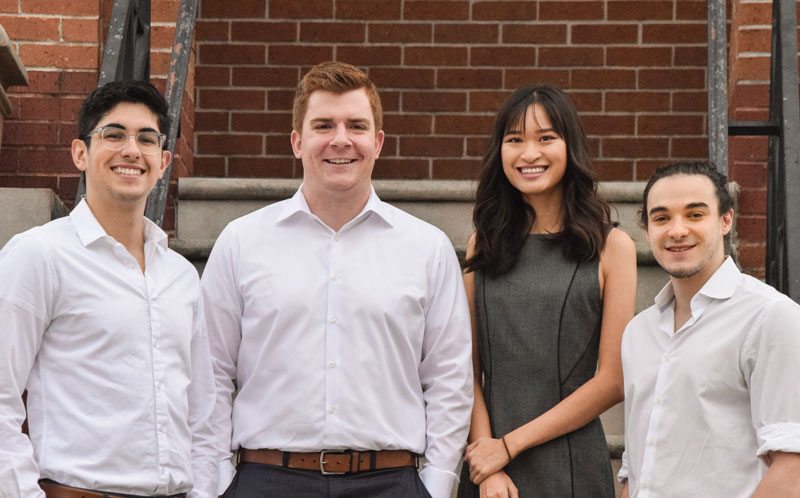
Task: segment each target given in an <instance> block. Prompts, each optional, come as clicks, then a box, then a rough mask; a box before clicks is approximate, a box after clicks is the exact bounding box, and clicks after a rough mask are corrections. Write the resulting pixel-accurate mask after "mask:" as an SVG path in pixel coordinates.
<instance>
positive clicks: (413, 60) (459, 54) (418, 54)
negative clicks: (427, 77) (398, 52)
mask: <svg viewBox="0 0 800 498" xmlns="http://www.w3.org/2000/svg"><path fill="white" fill-rule="evenodd" d="M403 50H404V57H403V62H404V63H405V65H406V66H466V65H467V47H442V46H436V45H430V46H420V45H416V46H408V47H405V48H404V49H403Z"/></svg>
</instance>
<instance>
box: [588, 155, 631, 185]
mask: <svg viewBox="0 0 800 498" xmlns="http://www.w3.org/2000/svg"><path fill="white" fill-rule="evenodd" d="M592 165H593V166H594V170H595V172H596V173H597V176H598V178H600V180H603V181H630V180H632V179H633V161H606V160H597V161H593V162H592Z"/></svg>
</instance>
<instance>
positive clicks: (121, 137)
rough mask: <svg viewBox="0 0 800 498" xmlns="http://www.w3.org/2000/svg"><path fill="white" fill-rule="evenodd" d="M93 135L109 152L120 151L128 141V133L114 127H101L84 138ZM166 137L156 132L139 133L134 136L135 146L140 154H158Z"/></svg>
mask: <svg viewBox="0 0 800 498" xmlns="http://www.w3.org/2000/svg"><path fill="white" fill-rule="evenodd" d="M95 133H97V134H99V135H100V138H102V140H103V147H105V148H106V149H109V150H122V149H124V148H125V146H126V145H127V144H128V140H130V133H128V130H126V129H124V128H118V127H116V126H101V127H100V128H95V129H94V130H92V131H90V132H89V133H87V134H86V138H89V137H91V136H92V135H94V134H95ZM166 139H167V136H166V135H164V134H163V133H158V132H156V131H140V132H139V133H137V134H136V146H137V147H139V151H140V152H141V153H142V154H158V153H160V152H161V150H162V147H164V141H165V140H166Z"/></svg>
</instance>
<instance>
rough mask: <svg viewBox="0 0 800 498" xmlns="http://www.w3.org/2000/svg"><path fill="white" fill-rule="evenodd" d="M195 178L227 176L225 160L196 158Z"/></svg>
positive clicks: (219, 158)
mask: <svg viewBox="0 0 800 498" xmlns="http://www.w3.org/2000/svg"><path fill="white" fill-rule="evenodd" d="M194 174H195V176H218V177H223V176H226V175H225V158H222V157H195V158H194Z"/></svg>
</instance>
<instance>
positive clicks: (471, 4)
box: [195, 0, 707, 180]
mask: <svg viewBox="0 0 800 498" xmlns="http://www.w3.org/2000/svg"><path fill="white" fill-rule="evenodd" d="M197 40H198V41H197V44H198V65H197V87H198V93H197V130H196V131H197V133H196V143H195V146H196V148H195V154H196V156H195V167H196V172H197V174H200V175H209V176H299V175H301V170H300V165H299V163H298V162H297V161H296V160H294V159H293V158H292V155H291V148H290V145H289V132H290V130H291V119H290V113H291V100H292V94H293V88H294V86H295V85H296V83H297V81H298V79H299V78H300V77H301V75H302V74H303V73H305V71H307V70H308V68H309V67H310V66H311V65H313V64H315V63H317V62H321V61H325V60H330V59H336V60H342V61H346V62H350V63H353V64H356V65H358V66H360V67H362V68H364V69H365V70H366V71H367V72H368V73H369V74H370V76H371V77H372V78H373V79H374V80H375V82H376V83H377V85H378V87H379V89H380V90H381V94H382V97H383V101H384V107H385V110H386V119H385V128H386V132H387V135H388V136H387V140H386V144H385V145H384V149H383V152H382V157H381V159H379V160H378V163H377V165H376V172H375V175H376V177H384V178H385V177H404V178H473V177H475V174H476V171H477V166H478V164H479V161H480V157H481V156H482V155H483V153H484V151H485V146H486V143H487V139H486V135H487V132H488V130H489V128H490V126H491V122H492V119H493V114H494V112H495V111H496V110H497V108H498V107H499V105H500V103H501V102H502V101H503V100H504V98H505V97H506V96H507V95H508V94H509V93H510V92H511V91H512V90H513V89H514V88H516V87H518V86H520V85H524V84H526V83H531V82H540V81H549V82H552V83H556V84H558V85H560V86H561V87H563V88H565V89H567V90H568V92H569V94H570V95H571V97H572V98H573V99H574V101H575V103H576V105H577V107H578V108H579V110H580V111H581V115H582V117H583V120H584V124H585V126H586V128H587V131H588V133H589V135H590V139H591V145H592V148H593V150H594V153H595V157H596V158H597V166H598V168H599V170H600V172H601V175H602V177H603V178H604V179H608V180H633V179H643V178H647V177H648V175H649V174H650V172H651V171H652V169H653V168H654V166H655V165H657V164H660V163H663V162H665V161H670V160H673V159H692V158H700V157H705V156H706V155H707V152H706V150H707V139H706V133H705V130H706V107H707V103H706V99H707V97H706V91H705V88H706V81H705V74H706V71H705V66H706V2H705V1H703V0H686V1H684V0H678V1H675V0H663V1H659V0H654V1H641V0H632V1H621V0H606V1H546V0H539V1H533V0H530V1H479V0H472V1H467V0H444V1H436V0H431V1H428V0H403V1H401V0H308V1H304V2H297V1H295V0H270V1H265V0H255V1H254V0H246V1H245V0H229V1H226V2H211V1H204V2H202V5H201V11H200V20H199V23H198V38H197Z"/></svg>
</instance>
